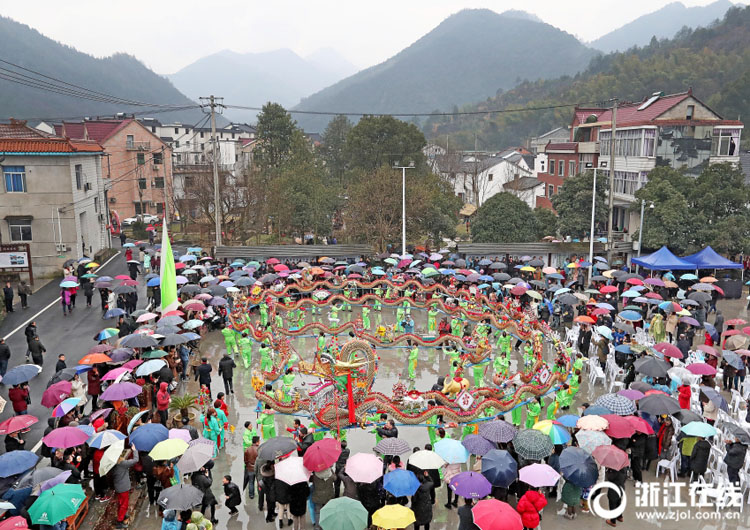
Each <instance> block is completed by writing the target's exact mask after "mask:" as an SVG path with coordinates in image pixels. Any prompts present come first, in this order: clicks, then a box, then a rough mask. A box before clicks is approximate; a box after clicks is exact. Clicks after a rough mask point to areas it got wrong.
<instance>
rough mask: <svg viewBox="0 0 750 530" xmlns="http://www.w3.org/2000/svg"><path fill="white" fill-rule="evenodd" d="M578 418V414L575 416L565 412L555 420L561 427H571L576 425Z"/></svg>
mask: <svg viewBox="0 0 750 530" xmlns="http://www.w3.org/2000/svg"><path fill="white" fill-rule="evenodd" d="M579 419H581V418H580V416H576V415H575V414H565V415H563V416H560V417H559V418H557V422H558V423H559V424H560V425H562V426H563V427H568V428H569V429H572V428H574V427H575V426H576V424H577V423H578V420H579Z"/></svg>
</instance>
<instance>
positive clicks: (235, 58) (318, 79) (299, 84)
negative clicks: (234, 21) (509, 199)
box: [168, 48, 357, 122]
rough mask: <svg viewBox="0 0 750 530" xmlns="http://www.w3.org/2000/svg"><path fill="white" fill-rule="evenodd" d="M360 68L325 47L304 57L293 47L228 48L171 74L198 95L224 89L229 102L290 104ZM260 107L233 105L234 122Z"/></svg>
mask: <svg viewBox="0 0 750 530" xmlns="http://www.w3.org/2000/svg"><path fill="white" fill-rule="evenodd" d="M356 71H357V67H355V66H354V65H353V64H351V63H350V62H348V61H347V60H346V59H344V58H343V57H342V56H341V55H339V54H338V53H337V52H336V51H335V50H333V49H331V48H324V49H321V50H318V51H316V52H314V53H312V54H310V55H308V56H307V57H305V58H302V57H300V56H299V55H297V54H296V53H294V52H293V51H292V50H289V49H280V50H274V51H270V52H263V53H236V52H233V51H230V50H224V51H221V52H218V53H215V54H212V55H209V56H206V57H203V58H201V59H198V60H197V61H195V62H194V63H192V64H190V65H188V66H186V67H185V68H182V69H181V70H180V71H178V72H176V73H174V74H172V75H169V76H168V77H169V79H170V80H171V81H172V82H173V83H174V85H175V86H176V87H177V88H178V89H179V90H181V91H182V92H184V93H185V94H187V95H188V96H189V97H191V98H193V99H197V98H198V97H200V96H206V95H208V94H211V93H216V92H217V91H219V90H220V91H221V95H222V96H223V97H224V100H225V101H227V102H232V103H233V104H235V105H242V106H256V107H259V106H261V105H263V104H264V103H266V102H267V101H273V102H275V103H280V104H281V105H282V106H284V107H291V106H292V105H294V104H296V103H298V102H299V100H300V99H301V98H302V97H303V96H306V95H308V94H312V93H314V92H317V91H318V90H320V89H322V88H325V87H327V86H328V85H331V84H333V83H335V82H336V81H338V80H340V79H343V78H345V77H347V76H349V75H351V74H353V73H354V72H356ZM256 114H257V111H254V110H241V109H230V110H228V111H227V112H226V115H227V116H228V117H230V118H232V119H233V120H234V121H243V122H254V121H255V116H256Z"/></svg>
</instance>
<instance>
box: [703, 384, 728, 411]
mask: <svg viewBox="0 0 750 530" xmlns="http://www.w3.org/2000/svg"><path fill="white" fill-rule="evenodd" d="M700 389H701V393H702V394H705V395H706V397H707V398H708V399H710V400H711V401H712V402H713V404H714V405H716V407H718V408H719V409H721V410H723V411H724V412H729V404H728V403H727V400H726V399H724V396H722V395H721V394H719V393H718V392H717V391H716V390H715V389H713V388H711V387H710V386H705V385H701V387H700Z"/></svg>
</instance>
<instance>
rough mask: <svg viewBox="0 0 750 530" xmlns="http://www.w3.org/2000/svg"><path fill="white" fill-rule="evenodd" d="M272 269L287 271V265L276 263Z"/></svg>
mask: <svg viewBox="0 0 750 530" xmlns="http://www.w3.org/2000/svg"><path fill="white" fill-rule="evenodd" d="M273 270H275V271H276V272H281V271H288V270H289V267H287V266H286V265H284V264H283V263H277V264H276V265H274V266H273Z"/></svg>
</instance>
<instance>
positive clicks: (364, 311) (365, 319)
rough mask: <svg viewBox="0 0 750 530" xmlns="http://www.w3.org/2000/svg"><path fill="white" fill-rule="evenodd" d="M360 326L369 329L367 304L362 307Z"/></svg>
mask: <svg viewBox="0 0 750 530" xmlns="http://www.w3.org/2000/svg"><path fill="white" fill-rule="evenodd" d="M362 327H363V328H365V329H370V308H369V307H367V306H364V307H363V308H362Z"/></svg>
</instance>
